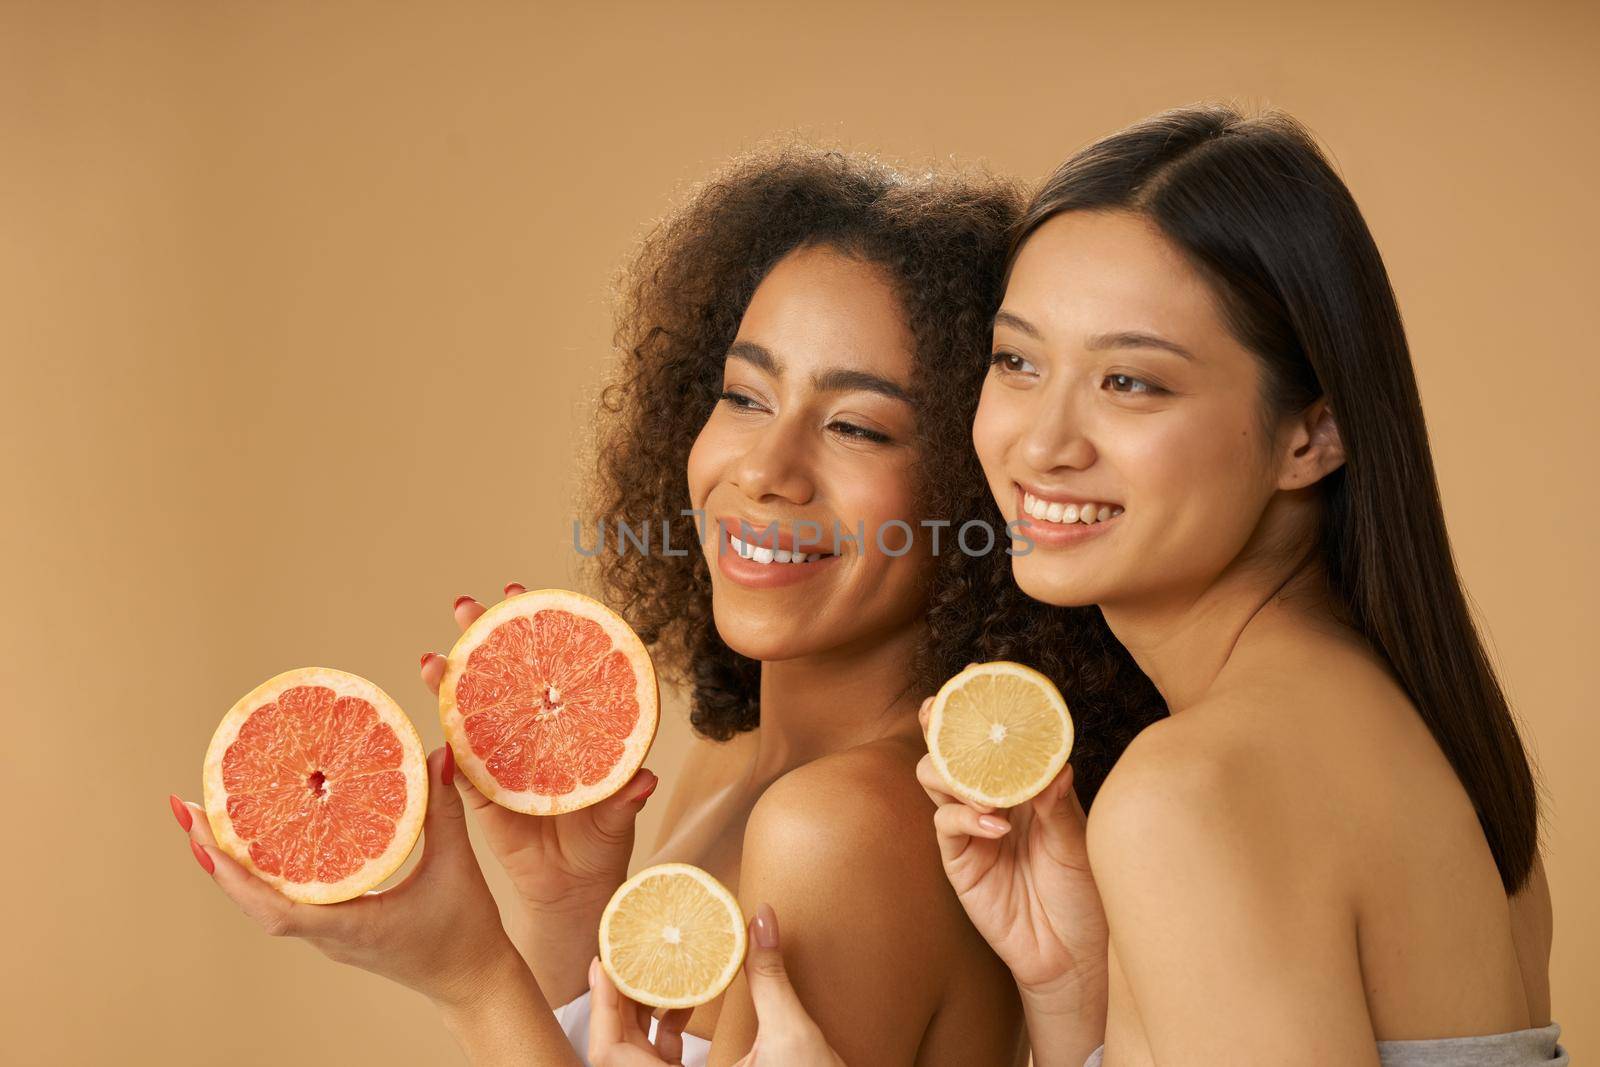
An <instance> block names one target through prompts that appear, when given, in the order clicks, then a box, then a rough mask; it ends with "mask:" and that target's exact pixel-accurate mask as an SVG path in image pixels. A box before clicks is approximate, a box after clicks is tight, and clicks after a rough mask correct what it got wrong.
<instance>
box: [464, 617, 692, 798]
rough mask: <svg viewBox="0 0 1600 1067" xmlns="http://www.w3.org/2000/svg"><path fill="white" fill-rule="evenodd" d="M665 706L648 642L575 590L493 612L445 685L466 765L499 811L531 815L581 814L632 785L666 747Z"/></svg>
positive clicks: (467, 637) (470, 632)
mask: <svg viewBox="0 0 1600 1067" xmlns="http://www.w3.org/2000/svg"><path fill="white" fill-rule="evenodd" d="M659 700H660V694H659V691H658V689H657V687H656V672H655V667H654V665H653V664H652V663H651V662H650V653H649V652H648V651H646V649H645V647H644V642H642V641H640V640H639V636H638V635H637V634H635V633H634V632H633V629H632V628H631V627H630V626H629V625H628V624H627V623H626V622H625V621H623V619H622V617H621V616H620V615H618V614H616V613H615V612H614V611H612V610H611V609H610V608H608V607H606V606H605V605H604V604H601V603H600V602H599V601H597V600H592V599H590V598H589V597H586V596H584V595H582V594H581V593H574V592H572V591H570V590H567V589H535V590H532V591H530V592H526V593H519V594H517V595H516V596H513V597H507V598H506V599H505V600H502V601H500V603H498V604H496V605H495V606H494V607H492V608H490V609H489V610H488V611H486V612H484V613H483V614H482V615H481V616H479V617H478V619H477V620H476V621H475V622H473V624H472V625H471V626H469V627H467V629H466V631H465V632H464V633H462V635H461V637H460V639H459V640H457V641H456V644H455V647H454V648H452V649H451V650H450V655H449V657H448V662H447V663H446V665H445V670H444V678H443V679H441V680H440V682H439V718H440V719H441V720H442V721H443V723H444V736H445V740H447V741H448V742H449V743H450V746H451V748H452V749H454V750H455V757H456V766H457V768H459V769H460V770H461V772H462V773H463V774H465V775H466V776H467V778H468V780H470V781H471V782H472V784H473V785H475V786H477V787H478V790H479V792H481V793H483V795H484V796H486V797H488V798H489V799H490V800H493V801H494V802H495V803H496V804H499V805H501V806H503V807H507V808H510V809H512V810H513V811H521V812H526V813H528V814H531V815H558V814H560V813H562V812H567V811H576V810H577V809H579V808H583V807H587V806H588V805H590V804H594V803H596V802H598V801H601V800H604V799H605V798H606V797H608V796H610V795H611V794H613V793H615V792H616V791H617V790H618V789H621V788H622V787H623V786H624V785H625V784H627V781H628V779H629V778H631V777H633V773H634V772H635V771H637V770H638V769H639V767H640V765H641V764H643V763H644V757H645V754H646V753H647V752H649V751H650V744H651V742H652V741H654V740H655V736H656V726H657V724H658V723H659V722H660V718H661V716H660V708H659Z"/></svg>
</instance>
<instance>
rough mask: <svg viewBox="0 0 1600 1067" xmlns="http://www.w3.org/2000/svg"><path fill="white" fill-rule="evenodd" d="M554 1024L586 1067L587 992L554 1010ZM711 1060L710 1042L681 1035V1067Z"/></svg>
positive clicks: (698, 1066) (652, 1030)
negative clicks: (558, 1027) (556, 1024)
mask: <svg viewBox="0 0 1600 1067" xmlns="http://www.w3.org/2000/svg"><path fill="white" fill-rule="evenodd" d="M556 1022H558V1023H560V1024H561V1031H562V1033H564V1034H566V1035H567V1040H568V1041H569V1042H571V1043H572V1048H573V1050H574V1051H576V1052H577V1054H578V1059H580V1060H582V1061H583V1062H584V1064H585V1067H587V1065H588V1063H589V992H588V990H584V992H583V994H582V995H581V996H579V997H578V999H576V1000H573V1001H571V1002H569V1003H566V1004H563V1005H561V1007H559V1008H557V1009H556ZM655 1036H656V1020H655V1019H651V1020H650V1039H651V1040H652V1041H653V1040H655ZM710 1058H711V1042H709V1041H707V1040H706V1039H705V1038H703V1037H695V1036H694V1035H693V1034H684V1035H683V1067H706V1061H707V1060H708V1059H710Z"/></svg>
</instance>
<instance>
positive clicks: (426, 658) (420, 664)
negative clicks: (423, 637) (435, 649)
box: [417, 652, 433, 667]
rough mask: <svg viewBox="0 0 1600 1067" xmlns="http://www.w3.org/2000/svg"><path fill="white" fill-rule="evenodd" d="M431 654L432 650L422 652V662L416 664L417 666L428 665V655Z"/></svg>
mask: <svg viewBox="0 0 1600 1067" xmlns="http://www.w3.org/2000/svg"><path fill="white" fill-rule="evenodd" d="M431 655H433V653H432V652H424V653H423V654H422V662H421V663H419V664H417V666H419V667H426V666H427V665H428V657H429V656H431Z"/></svg>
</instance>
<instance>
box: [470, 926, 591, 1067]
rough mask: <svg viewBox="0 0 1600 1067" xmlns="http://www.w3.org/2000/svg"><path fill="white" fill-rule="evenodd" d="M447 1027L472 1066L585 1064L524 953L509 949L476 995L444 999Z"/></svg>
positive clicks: (561, 1066) (571, 1066)
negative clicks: (454, 1000) (451, 1001)
mask: <svg viewBox="0 0 1600 1067" xmlns="http://www.w3.org/2000/svg"><path fill="white" fill-rule="evenodd" d="M442 1014H443V1016H444V1024H445V1027H446V1028H447V1029H448V1030H449V1031H450V1034H451V1036H452V1037H454V1038H455V1039H456V1044H458V1045H460V1046H461V1051H462V1052H464V1053H466V1056H467V1061H468V1062H469V1063H472V1064H473V1065H474V1067H502V1065H504V1067H524V1065H526V1064H531V1063H537V1064H542V1065H548V1067H581V1064H582V1062H583V1061H582V1060H580V1059H579V1058H578V1056H577V1053H575V1052H574V1051H573V1050H572V1046H571V1045H570V1044H568V1043H567V1035H566V1034H564V1033H562V1032H561V1027H560V1026H559V1025H558V1024H557V1023H556V1017H555V1013H554V1012H552V1011H551V1010H550V1005H549V1003H548V1002H547V1001H546V1000H545V997H544V994H543V993H542V992H540V990H539V983H538V982H537V981H535V980H534V977H533V973H532V972H531V971H530V970H528V967H527V965H526V964H525V963H524V962H523V960H522V957H521V956H519V955H517V954H516V952H514V951H511V952H508V953H507V954H506V956H505V958H504V959H502V960H501V961H500V962H499V964H498V965H497V966H496V967H495V968H494V970H493V973H492V975H491V974H487V973H486V974H485V975H484V981H483V983H482V985H481V986H480V988H479V991H478V994H477V996H475V997H473V998H472V999H469V1000H466V1001H462V1002H459V1003H455V1004H450V1005H443V1006H442Z"/></svg>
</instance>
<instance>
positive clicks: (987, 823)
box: [978, 815, 1011, 834]
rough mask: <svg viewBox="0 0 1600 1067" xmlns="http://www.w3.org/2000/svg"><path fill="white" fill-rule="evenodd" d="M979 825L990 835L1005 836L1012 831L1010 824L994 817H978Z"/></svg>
mask: <svg viewBox="0 0 1600 1067" xmlns="http://www.w3.org/2000/svg"><path fill="white" fill-rule="evenodd" d="M978 825H979V826H981V827H983V828H984V829H985V830H988V831H989V832H990V833H995V834H1003V833H1005V832H1006V831H1007V830H1009V829H1011V824H1010V823H1008V822H1006V821H1005V820H1004V819H1001V818H998V817H996V816H994V815H980V816H978Z"/></svg>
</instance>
